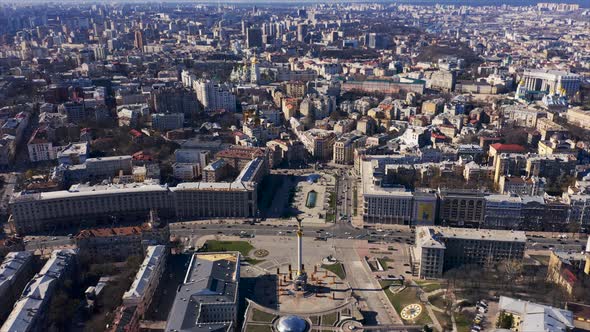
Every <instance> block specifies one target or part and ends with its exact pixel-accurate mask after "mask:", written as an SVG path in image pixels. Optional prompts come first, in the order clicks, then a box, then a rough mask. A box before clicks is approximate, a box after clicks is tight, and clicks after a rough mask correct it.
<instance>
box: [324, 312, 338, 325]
mask: <svg viewBox="0 0 590 332" xmlns="http://www.w3.org/2000/svg"><path fill="white" fill-rule="evenodd" d="M337 322H338V313H337V312H333V313H330V314H327V315H324V316H322V326H334V324H336V323H337Z"/></svg>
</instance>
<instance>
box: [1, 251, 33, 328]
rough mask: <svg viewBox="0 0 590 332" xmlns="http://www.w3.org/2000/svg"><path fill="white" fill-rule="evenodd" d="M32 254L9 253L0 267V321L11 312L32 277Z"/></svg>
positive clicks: (27, 252) (24, 252)
mask: <svg viewBox="0 0 590 332" xmlns="http://www.w3.org/2000/svg"><path fill="white" fill-rule="evenodd" d="M33 265H34V264H33V253H31V252H29V251H17V252H11V253H9V254H8V255H6V257H5V258H4V261H3V262H2V265H0V298H1V299H2V301H0V320H2V321H3V320H4V319H6V316H7V315H8V314H9V313H10V311H11V310H12V306H13V305H14V302H15V301H16V300H17V299H18V298H19V296H20V294H21V292H22V290H23V288H24V287H25V285H26V284H27V282H28V281H29V279H30V278H31V276H32V275H33Z"/></svg>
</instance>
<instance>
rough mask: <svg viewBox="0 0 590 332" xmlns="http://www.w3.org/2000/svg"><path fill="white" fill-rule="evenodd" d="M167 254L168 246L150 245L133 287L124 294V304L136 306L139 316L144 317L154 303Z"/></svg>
mask: <svg viewBox="0 0 590 332" xmlns="http://www.w3.org/2000/svg"><path fill="white" fill-rule="evenodd" d="M167 256H168V248H167V247H166V246H164V245H157V246H149V247H148V248H147V250H146V253H145V258H144V260H143V263H141V267H140V268H139V271H137V274H136V275H135V279H134V280H133V283H132V284H131V287H130V288H129V290H128V291H126V292H125V293H124V294H123V305H125V306H128V307H132V306H133V307H136V310H137V315H138V316H139V317H143V315H144V313H145V311H146V310H147V308H148V307H149V306H150V304H151V303H152V299H153V296H154V293H155V292H156V288H157V287H158V283H159V282H160V279H161V277H162V274H163V273H164V270H165V269H166V259H167Z"/></svg>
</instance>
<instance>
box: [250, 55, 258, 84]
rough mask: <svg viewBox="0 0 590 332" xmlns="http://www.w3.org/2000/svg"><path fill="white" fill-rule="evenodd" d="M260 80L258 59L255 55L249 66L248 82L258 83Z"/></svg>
mask: <svg viewBox="0 0 590 332" xmlns="http://www.w3.org/2000/svg"><path fill="white" fill-rule="evenodd" d="M258 81H260V69H259V68H258V59H257V58H256V57H253V58H252V64H251V67H250V83H252V84H258Z"/></svg>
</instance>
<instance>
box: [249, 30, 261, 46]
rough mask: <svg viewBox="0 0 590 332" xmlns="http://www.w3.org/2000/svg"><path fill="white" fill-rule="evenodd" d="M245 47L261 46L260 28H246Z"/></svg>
mask: <svg viewBox="0 0 590 332" xmlns="http://www.w3.org/2000/svg"><path fill="white" fill-rule="evenodd" d="M246 47H247V48H253V47H262V30H261V29H258V28H248V34H247V35H246Z"/></svg>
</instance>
